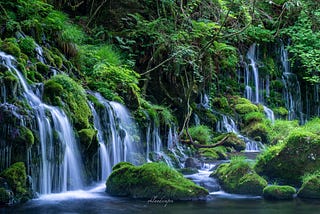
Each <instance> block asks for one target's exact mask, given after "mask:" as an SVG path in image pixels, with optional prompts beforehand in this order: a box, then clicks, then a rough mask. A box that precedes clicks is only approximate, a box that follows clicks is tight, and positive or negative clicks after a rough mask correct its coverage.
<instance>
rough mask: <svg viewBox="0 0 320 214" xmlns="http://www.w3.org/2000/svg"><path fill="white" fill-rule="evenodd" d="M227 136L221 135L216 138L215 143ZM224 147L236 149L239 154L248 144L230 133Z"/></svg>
mask: <svg viewBox="0 0 320 214" xmlns="http://www.w3.org/2000/svg"><path fill="white" fill-rule="evenodd" d="M225 136H226V135H220V136H218V137H216V138H215V139H214V140H213V141H214V142H218V141H220V140H222V139H223V138H224V137H225ZM222 145H223V146H224V147H227V148H230V149H234V150H236V151H238V152H240V151H242V150H244V149H245V148H246V143H245V142H244V141H243V140H242V139H240V138H239V137H238V136H237V135H236V134H235V133H229V134H228V138H227V139H226V140H225V141H224V143H223V144H222Z"/></svg>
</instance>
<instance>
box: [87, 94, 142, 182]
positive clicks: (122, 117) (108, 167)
mask: <svg viewBox="0 0 320 214" xmlns="http://www.w3.org/2000/svg"><path fill="white" fill-rule="evenodd" d="M93 95H94V96H95V97H96V98H97V99H98V101H99V102H100V103H101V104H102V105H103V106H104V108H103V110H102V111H101V112H99V114H98V113H97V111H96V109H95V107H94V106H93V105H92V104H90V107H91V110H92V113H93V116H94V126H95V129H96V130H97V131H98V141H99V159H100V160H99V163H100V165H99V166H98V168H99V169H98V172H100V173H99V174H100V180H102V181H104V180H105V179H106V178H107V177H108V176H109V175H110V174H111V171H112V167H113V166H114V165H116V164H117V163H119V162H121V161H128V162H131V163H134V162H135V158H134V154H137V153H140V151H139V145H137V142H135V141H134V139H133V136H134V135H137V134H138V133H137V132H138V131H137V128H136V125H135V122H134V121H133V120H132V119H131V115H130V113H129V111H128V110H127V109H126V108H125V107H124V106H123V105H121V104H120V103H116V102H110V101H108V100H106V99H104V98H103V97H102V96H101V95H100V94H99V93H94V94H93Z"/></svg>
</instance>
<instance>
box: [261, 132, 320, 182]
mask: <svg viewBox="0 0 320 214" xmlns="http://www.w3.org/2000/svg"><path fill="white" fill-rule="evenodd" d="M271 148H272V149H270V150H267V151H266V152H264V153H263V154H262V156H261V157H259V158H258V162H257V165H256V169H257V171H258V172H259V173H261V174H263V175H265V176H268V177H269V178H272V179H277V180H280V181H283V182H285V183H287V184H293V185H298V184H300V182H301V180H300V178H301V176H303V175H304V174H305V173H311V172H314V171H316V170H318V169H319V168H320V159H319V158H318V157H319V156H320V138H319V137H318V136H317V135H315V134H313V133H311V132H309V131H306V130H304V129H297V130H294V131H293V132H291V133H290V135H289V137H288V138H287V139H286V141H285V142H284V143H283V144H280V145H279V146H275V147H271Z"/></svg>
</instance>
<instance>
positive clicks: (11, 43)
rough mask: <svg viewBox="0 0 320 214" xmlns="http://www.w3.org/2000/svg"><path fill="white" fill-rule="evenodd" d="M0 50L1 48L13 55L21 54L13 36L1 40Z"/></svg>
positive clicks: (18, 55)
mask: <svg viewBox="0 0 320 214" xmlns="http://www.w3.org/2000/svg"><path fill="white" fill-rule="evenodd" d="M1 50H3V51H4V52H6V53H8V54H11V55H13V56H15V57H18V58H19V57H20V55H21V50H20V48H19V46H18V43H17V41H16V39H14V38H7V39H5V40H4V41H3V42H2V45H1Z"/></svg>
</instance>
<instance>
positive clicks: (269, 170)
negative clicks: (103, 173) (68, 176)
mask: <svg viewBox="0 0 320 214" xmlns="http://www.w3.org/2000/svg"><path fill="white" fill-rule="evenodd" d="M319 8H320V7H319V3H318V2H317V1H312V0H305V1H299V0H274V1H267V0H263V1H256V0H250V1H247V0H202V1H201V0H187V1H182V0H181V1H172V0H157V1H151V0H140V1H137V0H123V1H106V0H89V1H81V0H74V1H65V0H24V1H23V0H12V1H4V0H0V11H1V12H0V13H1V16H0V51H1V52H2V51H3V52H5V53H7V54H10V55H13V56H14V57H15V58H16V60H17V67H18V68H19V69H20V70H21V71H22V73H23V75H24V76H25V77H26V79H27V81H28V82H29V83H30V84H32V85H36V84H37V83H44V85H43V91H42V92H43V93H42V99H43V101H44V102H45V103H47V104H51V105H54V106H59V107H61V108H62V109H64V110H65V112H66V113H67V115H68V116H69V118H70V119H71V122H72V124H73V127H74V128H75V131H76V135H77V136H76V137H77V138H78V139H80V142H81V148H82V156H86V157H88V156H90V158H91V156H93V152H92V151H93V150H94V148H96V147H98V145H97V140H96V134H97V133H96V131H95V130H94V129H93V117H92V113H91V111H90V108H89V106H88V101H89V100H90V101H92V102H93V103H95V102H96V100H94V98H93V97H91V96H90V95H87V93H86V91H97V92H100V93H101V94H102V96H103V97H104V98H106V99H108V100H112V101H117V102H120V103H123V104H125V105H126V106H127V107H128V108H129V109H130V110H131V111H132V112H133V115H134V117H135V119H136V121H137V122H138V123H139V125H140V127H141V128H142V129H146V128H147V124H148V123H150V121H153V122H154V123H155V124H156V126H157V127H160V132H161V134H163V135H164V134H165V132H166V131H167V130H168V127H176V128H177V130H178V131H179V137H180V138H179V139H180V140H181V142H183V143H185V145H186V146H187V147H190V150H191V151H190V154H194V155H195V156H197V157H200V158H203V159H204V160H210V161H212V160H217V159H227V158H228V155H227V153H228V152H235V151H238V152H240V151H242V150H243V149H244V148H245V142H244V141H243V140H242V139H240V138H239V137H237V136H236V135H235V134H221V133H218V132H217V131H216V127H217V124H218V121H219V120H221V119H222V118H221V117H222V115H226V116H228V117H231V118H233V119H234V120H235V121H236V123H237V125H238V127H239V132H240V133H241V134H243V135H245V136H248V137H249V138H250V139H253V140H255V141H259V142H263V143H264V144H267V149H266V150H265V151H264V152H263V153H262V154H261V155H260V156H259V157H258V158H257V162H256V164H255V165H254V166H253V165H251V164H249V163H247V162H246V161H245V160H243V159H241V158H239V159H236V158H234V159H232V160H231V163H229V164H223V165H221V166H220V167H219V169H218V170H217V172H216V174H215V175H216V176H218V177H219V180H220V181H221V182H222V184H223V186H224V187H225V188H226V190H227V191H230V192H235V193H245V194H259V195H261V194H265V195H267V196H266V197H271V198H272V197H279V198H283V197H285V198H291V196H292V194H293V191H292V188H287V189H285V190H284V191H285V192H286V194H285V196H282V195H281V194H280V196H274V195H273V191H274V190H273V189H271V190H270V189H265V190H263V188H264V187H265V186H266V185H267V181H266V180H265V179H264V178H262V177H260V175H263V176H265V177H266V178H267V179H268V181H270V182H271V181H276V182H279V183H281V184H282V183H283V184H290V185H295V186H297V187H300V186H301V185H302V188H301V189H300V191H299V192H298V195H301V196H304V197H316V198H318V197H319V193H318V192H317V191H315V192H313V191H312V188H313V185H319V180H320V179H319V175H318V174H319V173H318V172H317V170H318V169H319V164H320V163H319V160H318V157H319V155H320V154H319V151H320V150H319V148H320V147H319V145H320V140H319V137H318V135H319V130H320V127H319V126H320V125H319V124H320V121H319V119H317V118H315V119H312V120H311V118H313V117H317V116H319V114H320V113H319V112H320V111H319V109H320V108H319V105H320V101H319V87H318V86H319V84H320V75H319V71H320V41H319V36H320V35H319V26H320V9H319ZM253 43H256V44H258V49H259V53H258V54H257V55H258V58H259V59H257V62H258V67H259V69H260V75H261V76H262V77H264V78H265V79H267V78H268V80H270V81H269V86H270V91H267V90H266V89H265V90H263V91H262V94H263V95H262V96H263V97H264V98H265V99H264V104H265V105H267V106H269V107H270V108H271V109H272V110H273V111H274V112H275V115H276V117H277V118H278V120H276V121H275V123H272V122H270V121H269V120H267V118H266V116H265V113H264V108H263V106H262V104H261V103H253V102H251V101H250V100H248V99H245V98H243V97H244V92H245V87H246V85H245V83H244V82H245V80H244V77H243V75H241V73H245V70H246V66H248V63H247V62H246V60H245V59H244V58H245V57H244V56H245V55H246V53H247V51H248V49H249V47H250V46H251V45H252V44H253ZM282 44H285V46H286V49H287V50H288V51H289V57H290V64H291V68H290V69H291V71H292V73H294V74H295V75H296V76H297V79H298V80H299V83H300V87H301V91H302V92H304V93H303V94H302V96H301V100H300V101H301V103H302V104H301V105H302V106H303V108H302V112H303V114H302V113H301V114H302V116H301V118H302V119H301V118H299V117H298V116H297V117H296V118H294V119H296V121H287V119H288V115H289V114H290V111H291V109H289V108H288V106H286V103H285V101H284V98H283V91H284V90H286V89H285V87H286V86H285V85H284V81H283V76H282V73H283V72H282V70H283V67H282V66H283V65H281V61H280V57H279V50H278V49H279V48H275V47H279V46H281V45H282ZM38 46H41V47H42V48H43V50H44V51H43V56H39V52H37V51H36V49H37V47H38ZM276 49H277V50H276ZM39 59H42V60H39ZM56 72H58V75H55V73H56ZM0 84H1V87H2V86H4V87H5V89H6V90H5V91H6V92H4V89H1V92H0V95H1V103H2V104H6V105H1V106H0V122H1V123H2V126H3V127H4V128H3V129H1V130H2V131H0V133H1V136H4V137H3V140H4V141H6V142H10V145H11V144H12V145H13V151H14V152H15V153H16V154H17V155H16V156H14V157H12V161H13V162H18V165H13V166H12V168H8V169H2V168H1V167H0V170H3V172H2V173H1V176H2V177H5V178H6V179H7V180H8V181H9V182H11V183H10V185H12V187H14V188H13V191H14V192H15V193H16V194H18V195H19V194H20V197H21V198H23V197H27V196H28V194H31V193H28V194H27V190H26V188H27V186H26V184H25V182H24V181H25V180H26V178H25V177H26V175H25V174H23V173H21V172H20V171H25V170H24V165H22V164H21V163H20V162H25V159H26V157H25V156H26V154H25V152H24V151H25V150H26V149H28V148H30V147H32V145H34V144H37V143H39V133H37V130H36V128H35V125H34V123H33V122H32V118H30V117H29V115H30V114H29V111H30V106H29V105H28V104H27V103H26V102H24V101H21V99H20V98H21V94H22V93H21V91H20V90H21V89H20V87H19V84H18V80H17V78H16V77H15V76H14V75H12V73H11V72H9V71H8V68H6V67H5V66H0ZM253 89H254V88H253ZM205 95H209V102H208V103H205V102H203V101H204V97H205ZM3 97H5V99H3ZM8 103H9V104H12V105H13V106H14V108H13V107H12V108H11V106H9V105H7V104H8ZM97 105H98V104H97ZM12 109H14V110H12ZM195 115H198V117H199V119H200V121H201V125H199V124H197V123H196V122H194V120H193V117H195ZM20 116H21V117H24V118H26V119H25V121H26V122H25V127H24V126H21V125H20V124H18V120H19V118H20ZM298 120H299V121H298ZM306 120H309V122H307V123H306V124H305V125H304V126H300V125H302V124H303V123H305V121H306ZM7 130H10V131H11V130H12V133H14V134H12V133H11V135H9V134H8V132H9V131H7ZM142 140H144V139H142ZM88 165H89V164H88ZM293 165H294V166H295V167H294V168H292V166H293ZM150 166H153V165H145V166H144V167H149V168H150ZM86 167H88V166H86ZM124 167H126V168H128V169H127V170H129V171H130V170H131V171H133V172H135V173H136V171H138V169H136V168H134V167H133V166H129V165H126V166H124ZM124 167H122V168H120V169H121V170H124ZM154 167H158V168H160V170H164V171H166V172H168V174H171V173H172V174H173V175H175V173H176V172H175V171H172V172H171V171H170V170H168V169H166V168H165V167H164V166H162V165H157V164H155V165H154ZM88 168H89V167H88ZM21 169H22V170H21ZM120 169H117V170H118V171H119V170H120ZM141 169H142V168H141ZM117 170H115V171H114V174H116V173H115V172H117ZM139 170H140V168H139ZM16 171H17V172H19V173H20V174H21V177H20V178H21V179H24V181H21V182H20V181H19V180H18V182H19V183H15V182H16V181H15V180H14V179H12V177H15V176H16ZM239 171H240V172H241V173H239ZM87 174H90V173H87ZM92 174H93V173H92ZM110 179H112V178H110ZM11 180H12V181H11ZM140 182H141V181H140ZM252 183H253V184H252ZM247 184H250V185H251V184H252V185H254V187H255V188H252V186H249V187H248V186H246V185H247ZM188 185H189V184H188ZM310 186H311V187H310ZM1 188H2V187H1V186H0V190H1V192H0V194H1V195H4V196H3V197H4V198H6V197H7V195H6V192H5V191H3V189H1ZM277 188H278V186H277ZM287 190H288V192H289V193H287ZM110 191H111V190H110ZM181 191H182V190H181ZM183 191H184V189H183ZM204 193H205V192H201V195H204ZM291 193H292V194H291ZM130 194H131V195H134V193H132V192H129V193H126V195H130ZM177 194H178V195H179V194H180V193H179V192H178V193H177ZM26 195H27V196H26ZM139 196H140V195H139ZM148 196H149V195H148ZM193 196H194V195H191V196H190V197H193ZM1 197H2V196H1ZM141 197H143V195H142V196H141Z"/></svg>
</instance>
